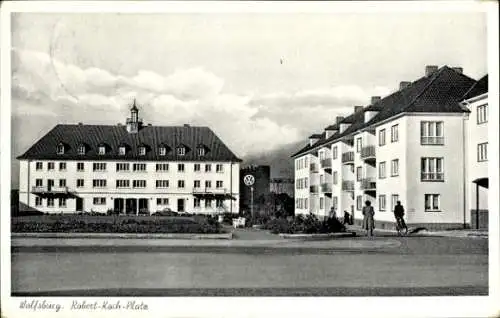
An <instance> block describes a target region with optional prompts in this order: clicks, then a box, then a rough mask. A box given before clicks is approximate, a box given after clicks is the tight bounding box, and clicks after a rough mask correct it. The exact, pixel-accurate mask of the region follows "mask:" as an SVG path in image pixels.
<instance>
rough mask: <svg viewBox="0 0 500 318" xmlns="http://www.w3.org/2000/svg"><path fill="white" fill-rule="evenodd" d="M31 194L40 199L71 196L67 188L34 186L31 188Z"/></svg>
mask: <svg viewBox="0 0 500 318" xmlns="http://www.w3.org/2000/svg"><path fill="white" fill-rule="evenodd" d="M31 193H33V194H36V195H38V196H40V197H54V196H61V197H66V196H69V195H71V192H70V191H69V189H68V187H55V186H51V187H48V186H38V187H37V186H34V187H32V188H31Z"/></svg>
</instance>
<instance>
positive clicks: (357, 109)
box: [354, 106, 363, 113]
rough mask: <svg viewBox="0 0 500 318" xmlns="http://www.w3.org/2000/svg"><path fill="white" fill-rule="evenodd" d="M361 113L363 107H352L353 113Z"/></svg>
mask: <svg viewBox="0 0 500 318" xmlns="http://www.w3.org/2000/svg"><path fill="white" fill-rule="evenodd" d="M362 111H363V106H354V112H355V113H357V112H362Z"/></svg>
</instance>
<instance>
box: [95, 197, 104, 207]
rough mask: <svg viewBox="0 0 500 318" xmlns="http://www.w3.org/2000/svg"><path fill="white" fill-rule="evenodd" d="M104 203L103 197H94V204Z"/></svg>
mask: <svg viewBox="0 0 500 318" xmlns="http://www.w3.org/2000/svg"><path fill="white" fill-rule="evenodd" d="M104 204H106V198H103V197H97V198H94V205H104Z"/></svg>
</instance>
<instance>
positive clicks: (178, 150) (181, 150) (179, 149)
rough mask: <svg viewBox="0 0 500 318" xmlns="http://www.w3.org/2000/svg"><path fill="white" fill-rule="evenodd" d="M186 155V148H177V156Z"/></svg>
mask: <svg viewBox="0 0 500 318" xmlns="http://www.w3.org/2000/svg"><path fill="white" fill-rule="evenodd" d="M185 154H186V148H184V147H177V155H178V156H184V155H185Z"/></svg>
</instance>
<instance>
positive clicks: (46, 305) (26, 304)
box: [19, 300, 62, 312]
mask: <svg viewBox="0 0 500 318" xmlns="http://www.w3.org/2000/svg"><path fill="white" fill-rule="evenodd" d="M19 308H20V309H26V310H31V311H37V310H54V311H55V312H59V311H60V310H61V308H62V306H61V305H60V304H54V303H51V302H48V301H46V300H32V301H28V300H23V301H22V302H21V304H19Z"/></svg>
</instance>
